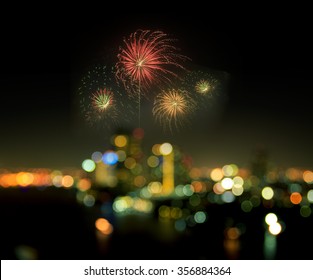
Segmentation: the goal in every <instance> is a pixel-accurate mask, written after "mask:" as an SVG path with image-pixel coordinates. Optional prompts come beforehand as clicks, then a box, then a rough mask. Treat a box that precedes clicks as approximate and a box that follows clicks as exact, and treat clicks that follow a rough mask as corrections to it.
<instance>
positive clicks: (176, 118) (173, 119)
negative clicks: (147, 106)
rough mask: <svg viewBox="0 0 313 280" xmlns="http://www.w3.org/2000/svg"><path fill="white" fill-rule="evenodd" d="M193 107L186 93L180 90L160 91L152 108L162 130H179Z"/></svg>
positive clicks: (193, 104) (192, 101)
mask: <svg viewBox="0 0 313 280" xmlns="http://www.w3.org/2000/svg"><path fill="white" fill-rule="evenodd" d="M194 107H195V102H194V100H193V99H192V98H191V97H190V95H189V94H188V92H186V91H184V90H180V89H171V90H168V91H165V90H162V92H161V93H160V94H159V95H157V97H156V98H155V101H154V106H153V111H152V112H153V115H154V116H155V118H156V120H157V121H158V122H159V123H160V124H161V125H163V127H164V129H167V128H168V129H170V130H171V131H172V130H173V128H174V127H175V128H179V127H180V126H182V125H183V123H184V122H186V121H187V120H188V119H189V117H190V114H191V113H192V112H193V110H194Z"/></svg>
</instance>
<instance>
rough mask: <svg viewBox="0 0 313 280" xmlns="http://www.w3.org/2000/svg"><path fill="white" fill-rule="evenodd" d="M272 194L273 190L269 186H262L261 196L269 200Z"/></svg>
mask: <svg viewBox="0 0 313 280" xmlns="http://www.w3.org/2000/svg"><path fill="white" fill-rule="evenodd" d="M273 196H274V191H273V189H272V188H271V187H264V188H263V190H262V197H263V198H264V199H266V200H271V199H272V198H273Z"/></svg>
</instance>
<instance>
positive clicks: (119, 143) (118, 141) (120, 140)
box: [114, 135, 127, 148]
mask: <svg viewBox="0 0 313 280" xmlns="http://www.w3.org/2000/svg"><path fill="white" fill-rule="evenodd" d="M114 144H115V146H116V147H119V148H122V147H125V146H126V144H127V138H126V136H124V135H118V136H116V137H115V139H114Z"/></svg>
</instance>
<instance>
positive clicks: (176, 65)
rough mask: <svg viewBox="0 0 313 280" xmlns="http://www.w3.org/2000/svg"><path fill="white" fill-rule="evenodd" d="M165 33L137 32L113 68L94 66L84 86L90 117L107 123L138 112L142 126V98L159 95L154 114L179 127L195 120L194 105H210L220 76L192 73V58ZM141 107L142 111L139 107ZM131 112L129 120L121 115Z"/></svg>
mask: <svg viewBox="0 0 313 280" xmlns="http://www.w3.org/2000/svg"><path fill="white" fill-rule="evenodd" d="M174 42H175V40H173V39H172V38H170V36H168V35H167V34H166V33H164V32H162V31H151V30H137V31H135V32H134V33H131V34H130V36H129V37H127V38H125V39H124V41H123V45H122V46H120V48H119V52H118V53H117V62H116V63H115V64H114V66H113V67H111V68H110V67H107V66H103V65H98V66H96V67H94V68H93V69H92V70H89V71H88V73H87V75H86V76H85V77H84V78H83V79H82V80H81V86H80V87H79V94H80V99H81V100H80V104H81V109H82V112H83V114H84V116H85V118H86V120H87V121H88V122H89V123H91V124H95V123H97V124H101V125H104V126H106V127H112V125H113V126H117V125H120V123H121V121H124V120H127V121H128V122H129V123H133V117H134V116H135V113H134V111H137V113H138V125H137V126H138V127H140V126H141V106H142V104H141V103H142V101H141V98H142V96H145V97H147V101H148V100H149V98H148V97H151V96H153V97H154V102H153V108H152V115H153V117H154V118H155V120H156V122H158V123H159V124H160V125H161V126H163V128H164V130H165V131H166V130H170V131H173V130H174V128H175V129H179V128H180V127H182V126H183V125H184V124H185V123H188V122H189V121H190V116H191V113H192V112H193V111H194V108H198V109H204V108H205V109H207V101H208V100H207V99H210V98H212V97H213V96H215V95H216V92H217V87H218V86H219V80H218V78H217V75H215V74H214V73H213V71H200V70H199V68H196V70H194V71H187V70H186V68H185V66H183V62H186V60H189V58H187V57H186V56H184V55H182V54H180V53H179V51H178V49H177V48H176V47H175V46H174V44H173V43H174ZM135 109H137V110H135ZM125 113H126V114H127V118H122V117H121V116H122V115H124V114H125Z"/></svg>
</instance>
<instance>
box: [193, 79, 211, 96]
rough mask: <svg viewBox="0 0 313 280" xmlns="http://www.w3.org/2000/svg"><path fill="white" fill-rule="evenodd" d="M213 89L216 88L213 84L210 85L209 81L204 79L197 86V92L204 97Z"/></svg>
mask: <svg viewBox="0 0 313 280" xmlns="http://www.w3.org/2000/svg"><path fill="white" fill-rule="evenodd" d="M213 88H214V85H213V83H210V82H209V81H208V80H204V79H201V80H200V81H198V82H197V83H196V85H195V90H196V92H198V93H200V94H203V95H205V94H207V93H208V92H210V91H211V90H213Z"/></svg>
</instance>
